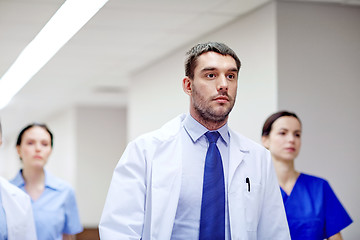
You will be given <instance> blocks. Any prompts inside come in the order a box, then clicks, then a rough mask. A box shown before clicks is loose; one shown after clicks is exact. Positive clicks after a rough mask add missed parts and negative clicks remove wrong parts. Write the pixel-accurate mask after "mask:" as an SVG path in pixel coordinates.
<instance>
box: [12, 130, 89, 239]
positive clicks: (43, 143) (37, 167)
mask: <svg viewBox="0 0 360 240" xmlns="http://www.w3.org/2000/svg"><path fill="white" fill-rule="evenodd" d="M52 148H53V134H52V133H51V132H50V130H49V129H48V127H47V126H46V125H45V124H38V123H33V124H30V125H28V126H27V127H25V128H24V129H23V130H22V131H21V132H20V134H19V136H18V139H17V142H16V149H17V152H18V154H19V157H20V159H21V161H22V164H23V168H22V169H21V170H20V171H19V173H18V174H17V175H16V177H15V178H14V179H13V180H11V183H13V184H14V185H16V186H17V187H19V188H21V189H22V190H23V191H25V192H26V193H27V194H28V195H29V196H30V198H31V201H32V208H33V214H34V219H35V225H36V233H37V238H38V240H69V239H75V234H77V233H80V232H81V231H82V230H83V228H82V225H81V223H80V218H79V213H78V208H77V204H76V199H75V193H74V190H73V188H72V187H71V186H70V185H69V184H68V183H66V182H64V181H63V180H60V179H59V178H56V177H54V176H52V175H51V174H50V173H49V172H47V171H45V169H44V167H45V165H46V163H47V161H48V158H49V156H50V154H51V152H52Z"/></svg>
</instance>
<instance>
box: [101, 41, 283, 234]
mask: <svg viewBox="0 0 360 240" xmlns="http://www.w3.org/2000/svg"><path fill="white" fill-rule="evenodd" d="M240 65H241V64H240V60H239V59H238V57H237V56H236V54H235V53H234V52H233V51H232V50H231V49H230V48H229V47H227V46H226V45H225V44H222V43H217V42H209V43H205V44H197V45H196V46H194V47H193V48H192V49H190V51H189V52H188V53H187V59H186V62H185V75H186V76H185V78H184V79H183V89H184V92H185V93H186V94H188V95H189V97H190V112H189V114H182V115H180V116H178V117H176V118H175V119H173V120H171V121H170V122H168V123H166V124H165V125H164V126H163V127H162V128H160V129H159V130H156V131H154V132H151V133H148V134H145V135H143V136H140V137H138V138H137V139H135V140H134V141H132V142H130V143H129V145H128V146H127V148H126V150H125V152H124V153H123V155H122V157H121V159H120V161H119V163H118V165H117V166H116V168H115V171H114V174H113V178H112V181H111V184H110V188H109V192H108V196H107V199H106V203H105V206H104V210H103V213H102V217H101V220H100V224H99V230H100V238H101V239H103V240H114V239H129V240H130V239H143V240H147V239H159V240H166V239H173V240H176V239H186V240H188V239H190V240H191V239H194V240H195V239H203V238H202V237H201V235H202V234H201V230H200V229H201V225H202V224H203V223H202V222H203V220H204V219H203V217H202V216H203V215H202V214H203V210H202V208H203V206H202V205H205V204H202V203H203V201H204V199H202V197H203V195H204V194H203V191H205V190H204V189H203V183H204V182H205V180H204V179H205V176H204V174H205V170H204V166H205V159H207V148H208V146H209V143H208V141H207V138H206V137H205V136H204V134H205V133H207V132H208V131H210V132H214V131H217V132H218V134H219V135H220V137H219V140H218V141H217V143H216V147H217V149H218V151H219V153H220V155H221V159H220V162H222V167H223V181H224V189H225V190H224V191H225V194H224V195H225V197H224V198H225V204H224V205H225V206H222V208H223V209H224V212H225V214H224V218H225V219H222V220H221V224H220V225H223V226H225V227H224V229H225V230H224V232H223V234H222V235H221V237H217V238H211V239H233V240H242V239H244V240H247V239H276V240H282V239H290V235H289V230H288V225H287V221H286V215H285V211H284V207H283V203H282V198H281V195H280V189H279V185H278V182H277V179H276V175H275V173H274V170H273V166H272V162H271V157H270V154H269V152H268V151H267V150H266V149H264V148H263V147H262V146H260V145H258V144H257V143H255V142H253V141H251V140H249V139H247V138H245V137H244V136H242V135H240V134H238V133H236V132H234V131H232V130H231V129H230V128H228V124H227V120H228V116H229V113H230V112H231V110H232V107H233V106H234V103H235V98H236V91H237V82H238V72H239V70H240ZM206 161H207V160H206ZM205 211H207V210H205ZM220 225H219V228H220ZM215 228H216V227H215ZM211 236H212V235H211ZM207 239H208V238H207Z"/></svg>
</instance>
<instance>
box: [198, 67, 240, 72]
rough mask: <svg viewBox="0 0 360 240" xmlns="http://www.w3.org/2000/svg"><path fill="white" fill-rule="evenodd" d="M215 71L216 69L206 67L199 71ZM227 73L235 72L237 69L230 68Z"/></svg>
mask: <svg viewBox="0 0 360 240" xmlns="http://www.w3.org/2000/svg"><path fill="white" fill-rule="evenodd" d="M216 69H217V68H216V67H206V68H203V69H201V72H206V71H214V70H216ZM228 71H229V72H237V71H238V69H237V68H230V69H229V70H228Z"/></svg>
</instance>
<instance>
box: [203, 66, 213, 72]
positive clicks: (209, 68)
mask: <svg viewBox="0 0 360 240" xmlns="http://www.w3.org/2000/svg"><path fill="white" fill-rule="evenodd" d="M215 69H216V68H215V67H206V68H203V69H201V72H206V71H214V70H215Z"/></svg>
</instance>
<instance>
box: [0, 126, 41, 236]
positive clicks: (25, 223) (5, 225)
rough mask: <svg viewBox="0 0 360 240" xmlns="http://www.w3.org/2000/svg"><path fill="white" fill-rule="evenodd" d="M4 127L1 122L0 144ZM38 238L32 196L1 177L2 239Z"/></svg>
mask: <svg viewBox="0 0 360 240" xmlns="http://www.w3.org/2000/svg"><path fill="white" fill-rule="evenodd" d="M1 145H2V128H1V122H0V146H1ZM20 239H21V240H36V230H35V224H34V217H33V212H32V208H31V202H30V197H29V196H28V195H26V194H25V193H24V192H23V191H21V190H20V189H19V188H17V187H15V186H14V185H12V184H11V183H9V182H8V181H7V180H6V179H4V178H2V177H0V240H20Z"/></svg>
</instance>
